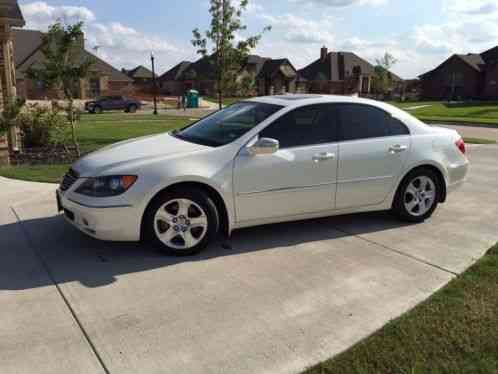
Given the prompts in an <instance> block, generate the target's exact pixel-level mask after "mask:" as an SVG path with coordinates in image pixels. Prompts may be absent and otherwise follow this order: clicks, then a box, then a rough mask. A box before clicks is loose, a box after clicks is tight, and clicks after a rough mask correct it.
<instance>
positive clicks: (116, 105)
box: [111, 96, 124, 110]
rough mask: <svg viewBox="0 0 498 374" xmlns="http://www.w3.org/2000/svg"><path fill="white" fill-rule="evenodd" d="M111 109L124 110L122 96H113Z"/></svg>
mask: <svg viewBox="0 0 498 374" xmlns="http://www.w3.org/2000/svg"><path fill="white" fill-rule="evenodd" d="M111 109H112V110H119V109H124V99H123V98H122V97H121V96H113V97H112V98H111Z"/></svg>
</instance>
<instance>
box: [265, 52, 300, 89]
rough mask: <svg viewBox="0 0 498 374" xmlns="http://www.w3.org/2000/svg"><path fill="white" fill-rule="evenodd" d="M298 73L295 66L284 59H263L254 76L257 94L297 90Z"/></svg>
mask: <svg viewBox="0 0 498 374" xmlns="http://www.w3.org/2000/svg"><path fill="white" fill-rule="evenodd" d="M297 78H298V74H297V70H296V68H295V67H294V66H293V65H292V64H291V62H290V61H289V60H288V59H286V58H283V59H277V60H273V59H265V62H264V64H263V66H262V68H261V69H260V71H259V73H258V74H257V76H256V80H257V86H258V94H259V95H260V96H264V95H279V94H283V93H288V92H292V93H295V92H297V91H298V79H297Z"/></svg>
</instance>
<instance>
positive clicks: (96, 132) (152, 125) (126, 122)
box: [77, 113, 190, 153]
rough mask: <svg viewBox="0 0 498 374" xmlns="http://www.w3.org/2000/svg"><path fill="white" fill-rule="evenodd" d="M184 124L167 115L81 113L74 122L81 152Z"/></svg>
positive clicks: (157, 132)
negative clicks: (79, 118) (76, 122)
mask: <svg viewBox="0 0 498 374" xmlns="http://www.w3.org/2000/svg"><path fill="white" fill-rule="evenodd" d="M188 123H190V120H188V119H185V118H179V117H171V116H167V115H158V116H154V115H152V114H139V115H126V114H121V113H119V114H118V113H105V114H98V115H84V116H83V117H82V120H81V122H80V123H79V124H78V129H77V131H78V140H79V143H80V146H81V150H82V152H83V153H88V152H91V151H94V150H96V149H98V148H102V147H103V146H106V145H109V144H112V143H117V142H119V141H122V140H126V139H131V138H137V137H140V136H145V135H151V134H159V133H163V132H167V131H171V130H173V129H177V128H181V127H183V126H186V125H187V124H188Z"/></svg>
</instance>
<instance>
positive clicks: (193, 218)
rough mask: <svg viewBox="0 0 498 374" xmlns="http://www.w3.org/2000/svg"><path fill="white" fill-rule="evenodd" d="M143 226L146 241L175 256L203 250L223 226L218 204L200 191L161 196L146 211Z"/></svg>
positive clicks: (194, 190)
mask: <svg viewBox="0 0 498 374" xmlns="http://www.w3.org/2000/svg"><path fill="white" fill-rule="evenodd" d="M144 224H145V234H146V238H147V239H149V240H152V242H154V243H155V244H156V245H157V246H158V247H159V248H161V249H163V250H164V251H165V252H166V253H168V254H172V255H176V256H188V255H193V254H196V253H199V252H200V251H202V250H203V249H204V248H206V247H207V245H208V244H209V243H210V242H212V241H213V240H214V239H215V238H216V236H217V234H218V230H219V225H220V224H219V215H218V212H217V209H216V205H215V204H214V202H213V201H212V200H211V199H210V198H209V197H208V196H207V195H206V194H205V193H204V192H203V191H201V190H197V189H191V190H182V191H173V192H165V193H163V194H161V195H160V196H159V197H158V198H156V199H155V200H154V201H153V203H152V204H151V205H150V206H149V208H148V209H147V211H146V215H145V221H144Z"/></svg>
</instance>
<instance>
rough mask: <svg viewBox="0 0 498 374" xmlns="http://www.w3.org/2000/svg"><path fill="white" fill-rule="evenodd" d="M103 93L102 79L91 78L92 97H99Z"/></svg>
mask: <svg viewBox="0 0 498 374" xmlns="http://www.w3.org/2000/svg"><path fill="white" fill-rule="evenodd" d="M100 95H101V88H100V79H99V78H90V97H99V96H100Z"/></svg>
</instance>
